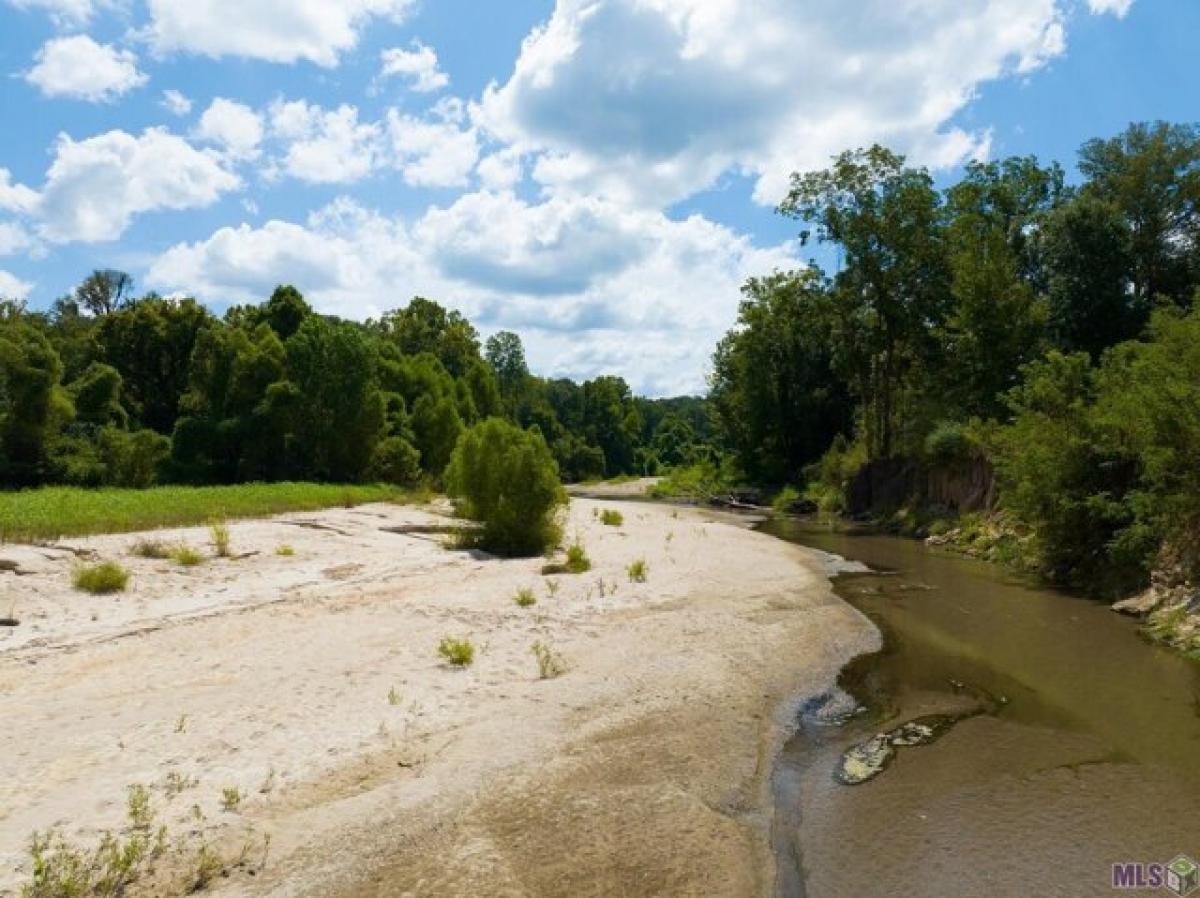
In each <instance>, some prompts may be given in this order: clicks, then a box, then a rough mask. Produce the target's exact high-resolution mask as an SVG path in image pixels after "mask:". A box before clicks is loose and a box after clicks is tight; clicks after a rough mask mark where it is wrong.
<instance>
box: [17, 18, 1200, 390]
mask: <svg viewBox="0 0 1200 898" xmlns="http://www.w3.org/2000/svg"><path fill="white" fill-rule="evenodd" d="M1197 34H1200V4H1196V3H1193V2H1191V0H863V2H860V3H846V2H844V0H807V2H804V3H797V2H795V0H505V2H487V3H481V2H479V0H290V2H280V0H0V68H2V69H3V72H4V74H5V75H6V76H7V77H3V78H0V107H2V108H3V110H4V113H5V115H4V120H5V122H6V124H7V125H8V127H7V128H6V129H5V135H4V141H3V143H2V144H0V293H2V294H6V295H10V296H16V297H18V298H25V299H26V300H27V301H28V302H29V304H30V305H31V306H33V307H35V308H38V307H44V306H46V305H48V304H49V303H50V302H52V301H53V299H54V298H55V297H57V296H59V295H62V294H63V293H66V292H68V291H69V290H70V289H71V287H72V286H73V285H74V284H75V283H77V282H78V281H79V280H80V279H81V278H82V277H83V276H84V275H86V274H87V272H88V271H90V270H91V269H92V268H95V267H109V266H111V267H119V268H123V269H125V270H127V271H129V272H130V273H131V274H133V275H134V277H135V279H136V281H137V283H138V285H139V287H140V288H141V289H144V290H151V289H153V290H157V291H159V292H162V293H165V294H176V293H178V294H189V295H195V296H197V297H199V298H200V299H202V300H204V301H205V302H207V303H209V304H210V305H211V306H212V307H213V308H214V309H215V310H217V311H220V310H221V309H223V308H224V307H225V306H226V305H228V304H229V303H231V302H245V301H251V300H255V299H261V298H264V297H265V296H266V295H268V294H269V292H270V290H271V288H272V287H273V286H274V284H276V283H279V282H284V281H287V282H293V283H295V284H296V286H298V287H299V288H300V289H301V290H302V291H304V292H305V294H306V295H307V296H308V297H309V298H310V300H311V301H312V302H313V303H314V304H315V305H316V306H317V307H318V308H321V309H322V310H324V311H329V312H333V313H337V314H341V315H345V316H348V317H356V318H365V317H368V316H372V315H377V314H379V313H380V312H382V311H385V310H386V309H389V308H393V307H395V306H397V305H400V304H402V303H403V302H405V301H406V300H407V299H408V298H409V297H411V296H412V295H414V294H420V295H425V296H429V297H431V298H435V299H438V300H440V301H442V302H444V303H446V304H448V305H451V306H454V307H455V308H459V309H461V310H462V311H463V312H465V313H466V314H468V315H470V316H471V317H472V319H473V320H475V321H476V323H477V324H478V325H479V326H480V328H481V330H483V331H484V332H485V333H487V332H491V331H494V330H497V329H500V328H508V329H513V330H517V331H518V332H520V333H521V334H522V336H523V337H524V339H525V341H526V345H527V348H528V351H529V355H530V358H531V362H532V364H533V366H534V367H535V369H536V370H539V371H541V372H544V373H548V374H555V375H568V376H574V377H580V378H581V377H587V376H592V375H595V374H598V373H602V372H606V371H615V372H619V373H623V374H624V375H625V376H626V377H627V378H628V379H629V380H630V381H631V383H633V384H634V386H635V387H636V388H638V389H639V390H642V391H645V392H648V393H651V394H667V393H675V392H681V391H696V390H699V389H702V388H703V382H704V374H705V370H706V367H707V364H708V358H709V356H710V354H711V351H712V348H713V344H714V342H715V340H716V339H717V338H718V337H719V336H720V334H721V333H722V332H723V331H724V330H725V329H727V328H728V327H729V326H730V325H731V324H732V323H733V320H734V317H735V315H736V308H737V302H738V298H739V296H738V287H739V285H740V284H741V283H742V282H743V281H744V280H745V278H746V277H748V276H751V275H755V274H765V273H768V272H770V271H771V270H773V269H777V268H790V267H795V266H796V265H798V264H800V263H801V262H802V261H804V260H805V259H807V258H808V257H809V256H810V255H811V254H812V251H811V250H808V249H805V250H801V249H800V248H799V247H797V246H796V244H795V242H794V241H793V239H792V238H793V237H794V234H795V230H796V228H795V225H794V223H792V222H788V221H786V220H783V219H780V218H779V217H777V216H775V215H774V213H773V212H772V207H773V204H774V203H775V202H777V201H778V199H780V198H781V195H782V192H783V190H784V189H785V186H786V180H787V175H788V173H789V172H790V171H793V170H796V169H804V168H811V167H816V166H819V165H821V164H823V163H824V162H825V161H826V160H827V159H828V157H829V156H830V155H831V154H833V153H835V152H837V151H839V150H841V149H843V148H848V147H853V146H861V145H866V144H868V143H871V142H874V141H879V142H884V143H888V144H889V145H891V146H893V147H894V148H896V149H898V150H900V151H902V152H906V153H908V154H909V155H910V158H911V159H912V160H913V161H914V162H917V163H920V164H925V165H928V166H929V167H930V168H931V169H933V171H934V172H935V175H936V176H937V178H938V179H939V181H941V182H943V183H945V182H948V181H949V180H950V179H952V178H953V177H954V175H955V173H956V172H957V171H958V170H959V167H960V166H961V164H962V163H963V162H964V161H966V160H968V159H970V158H979V157H998V156H1004V155H1009V154H1027V153H1034V154H1037V155H1039V156H1041V157H1043V158H1046V159H1051V158H1057V159H1059V160H1060V161H1062V162H1064V163H1066V164H1068V165H1070V163H1071V162H1072V161H1073V158H1074V152H1075V150H1076V148H1077V147H1078V146H1079V144H1080V143H1081V142H1082V141H1083V140H1085V139H1087V138H1088V137H1092V136H1103V135H1109V134H1113V133H1115V132H1117V131H1119V130H1120V129H1121V128H1123V127H1124V125H1126V124H1127V123H1128V122H1130V121H1133V120H1147V119H1157V118H1164V119H1169V120H1174V121H1193V120H1195V119H1197V118H1200V116H1197V115H1196V111H1195V101H1194V97H1195V96H1197V88H1198V87H1200V74H1197V71H1196V67H1195V65H1194V48H1193V47H1191V46H1189V44H1190V43H1191V44H1194V39H1195V35H1197Z"/></svg>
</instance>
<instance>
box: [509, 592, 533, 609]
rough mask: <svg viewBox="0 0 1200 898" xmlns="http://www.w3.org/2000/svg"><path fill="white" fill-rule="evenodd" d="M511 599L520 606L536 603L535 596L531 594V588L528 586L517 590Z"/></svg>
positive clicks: (525, 606) (526, 606) (524, 606)
mask: <svg viewBox="0 0 1200 898" xmlns="http://www.w3.org/2000/svg"><path fill="white" fill-rule="evenodd" d="M513 601H514V602H516V603H517V605H519V606H520V607H522V608H528V607H529V606H530V605H536V604H537V598H536V597H535V596H534V594H533V590H532V589H529V588H525V589H520V590H517V594H516V596H515V597H514V598H513Z"/></svg>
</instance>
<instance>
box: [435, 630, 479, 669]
mask: <svg viewBox="0 0 1200 898" xmlns="http://www.w3.org/2000/svg"><path fill="white" fill-rule="evenodd" d="M438 654H439V655H441V656H442V657H443V658H445V659H446V661H447V662H448V663H450V664H452V665H454V666H455V667H470V666H471V662H472V661H474V660H475V645H474V644H473V643H472V642H471V640H469V639H454V638H453V637H451V636H445V637H443V638H442V641H441V642H440V643H438Z"/></svg>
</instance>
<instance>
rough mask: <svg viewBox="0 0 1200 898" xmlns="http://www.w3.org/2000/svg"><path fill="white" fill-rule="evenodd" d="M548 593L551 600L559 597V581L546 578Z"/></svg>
mask: <svg viewBox="0 0 1200 898" xmlns="http://www.w3.org/2000/svg"><path fill="white" fill-rule="evenodd" d="M546 592H547V594H548V595H549V596H550V598H554V597H555V596H556V595H558V581H557V580H551V579H550V578H549V577H547V578H546Z"/></svg>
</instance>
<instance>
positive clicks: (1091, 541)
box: [710, 122, 1200, 595]
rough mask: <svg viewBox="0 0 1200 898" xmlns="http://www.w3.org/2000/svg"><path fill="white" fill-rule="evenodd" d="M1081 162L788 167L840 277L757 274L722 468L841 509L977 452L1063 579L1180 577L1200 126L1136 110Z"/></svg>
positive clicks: (737, 353)
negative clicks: (944, 179) (874, 476)
mask: <svg viewBox="0 0 1200 898" xmlns="http://www.w3.org/2000/svg"><path fill="white" fill-rule="evenodd" d="M1077 170H1078V172H1079V176H1080V177H1079V179H1078V183H1068V178H1067V176H1066V173H1065V170H1064V168H1063V167H1062V166H1061V165H1059V164H1056V163H1052V164H1042V163H1040V162H1039V161H1038V160H1037V159H1035V158H1032V157H1020V158H1009V159H1003V160H998V161H992V162H986V163H973V164H971V165H968V166H967V168H966V170H965V172H964V173H963V175H962V177H961V178H960V179H959V180H958V181H957V182H956V183H954V184H952V185H950V186H949V187H947V188H945V189H940V190H939V189H937V188H936V187H935V184H934V181H933V178H932V177H931V175H930V174H929V172H928V171H926V170H925V169H923V168H917V167H912V166H909V165H907V164H906V162H905V159H904V158H903V157H901V156H898V155H897V154H895V153H893V152H891V151H889V150H888V149H886V148H883V147H879V146H875V147H872V148H869V149H865V150H859V151H850V152H846V153H843V154H842V155H840V156H838V157H837V158H836V159H834V160H833V163H832V165H831V166H830V167H829V168H828V169H825V170H822V171H815V172H807V173H797V174H795V175H793V176H792V179H791V185H790V191H789V193H788V195H787V197H786V198H785V199H784V201H783V202H782V203H781V205H780V206H779V212H780V213H781V214H783V215H786V216H789V217H791V218H794V219H795V220H796V221H797V223H798V226H799V227H800V228H803V229H804V230H802V231H801V232H800V238H801V240H802V241H803V242H805V243H807V242H809V241H817V242H819V243H822V244H826V245H827V247H828V249H830V250H832V251H833V252H832V255H834V256H835V257H836V259H837V264H836V270H834V271H825V270H822V268H821V267H820V266H818V265H816V264H814V265H812V266H810V267H808V268H806V269H804V270H802V271H796V272H790V273H775V274H771V275H767V276H764V277H761V278H758V279H754V280H751V281H750V282H749V283H748V284H746V286H745V288H744V300H743V302H742V304H741V308H740V312H739V317H738V323H737V326H736V327H735V328H734V329H733V330H732V331H730V333H729V334H728V335H727V336H726V337H725V338H724V339H723V340H722V341H721V343H720V345H719V346H718V348H717V350H716V354H715V357H714V373H713V377H712V390H711V396H710V401H711V403H712V406H713V412H714V415H715V417H716V419H717V421H718V433H719V439H720V440H721V441H722V443H723V445H725V446H726V447H727V448H728V450H729V452H730V453H731V454H732V457H733V459H734V460H735V462H736V465H734V466H729V467H730V470H733V471H734V473H732V474H727V476H742V477H745V478H748V479H749V480H751V481H754V482H758V483H770V484H777V485H778V484H792V485H795V486H796V487H798V488H800V489H802V490H804V491H806V494H807V496H808V497H809V498H810V500H811V501H814V502H817V503H819V504H821V505H823V506H824V507H826V508H830V509H833V510H837V509H839V508H840V507H842V505H843V503H844V502H845V500H846V493H847V490H848V489H849V488H850V486H851V484H852V483H853V482H854V479H855V477H856V476H857V475H858V474H859V472H861V471H862V470H863V469H864V468H867V467H869V466H871V465H878V464H880V463H881V462H882V461H884V460H889V459H893V460H894V459H906V460H909V461H911V462H912V463H914V464H917V465H921V466H924V468H925V469H941V470H947V469H949V470H953V469H954V468H955V467H956V466H958V467H964V466H968V465H971V464H975V465H983V466H984V467H985V468H986V469H987V470H988V471H989V472H992V473H993V474H994V477H995V483H996V492H997V495H998V499H997V501H996V503H995V504H994V507H993V508H992V509H990V511H991V512H992V514H993V517H994V519H995V520H997V521H999V522H1000V529H1001V530H1002V531H1003V532H1002V534H1001V538H1002V539H1004V540H1006V541H1007V547H1008V554H1009V555H1012V556H1019V557H1014V558H1013V559H1012V560H1015V561H1019V562H1021V563H1023V564H1024V565H1025V566H1027V567H1030V568H1032V569H1036V570H1037V571H1039V572H1040V573H1041V574H1043V575H1044V576H1045V577H1046V578H1047V579H1049V580H1051V581H1052V582H1056V583H1060V584H1063V585H1066V586H1070V587H1075V588H1079V589H1082V590H1086V591H1088V592H1091V593H1095V594H1103V595H1120V594H1124V593H1128V592H1130V591H1131V590H1133V589H1136V588H1138V587H1140V586H1142V585H1144V584H1145V583H1146V581H1147V580H1148V578H1149V575H1150V572H1151V570H1153V569H1154V568H1155V567H1156V565H1157V566H1162V565H1165V564H1169V565H1171V566H1172V567H1173V568H1174V569H1175V570H1176V571H1177V572H1179V573H1180V575H1181V576H1185V577H1188V578H1190V577H1191V575H1192V573H1193V571H1194V570H1195V567H1196V564H1197V560H1198V559H1200V553H1198V552H1197V548H1196V546H1197V537H1198V535H1200V526H1198V525H1200V308H1198V307H1197V306H1196V297H1197V288H1198V287H1200V131H1198V130H1197V128H1196V127H1195V126H1191V125H1175V124H1167V123H1161V122H1160V123H1153V124H1133V125H1131V126H1129V127H1128V128H1127V129H1126V130H1125V131H1124V132H1123V133H1120V134H1119V135H1117V136H1115V137H1112V138H1107V139H1094V140H1090V141H1088V142H1087V143H1085V144H1084V145H1083V146H1082V147H1081V149H1080V150H1079V154H1078V160H1077ZM874 511H875V512H877V513H878V514H881V515H886V514H889V513H894V512H897V511H898V509H896V508H878V509H875V510H874ZM942 511H943V512H944V511H946V509H942Z"/></svg>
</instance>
